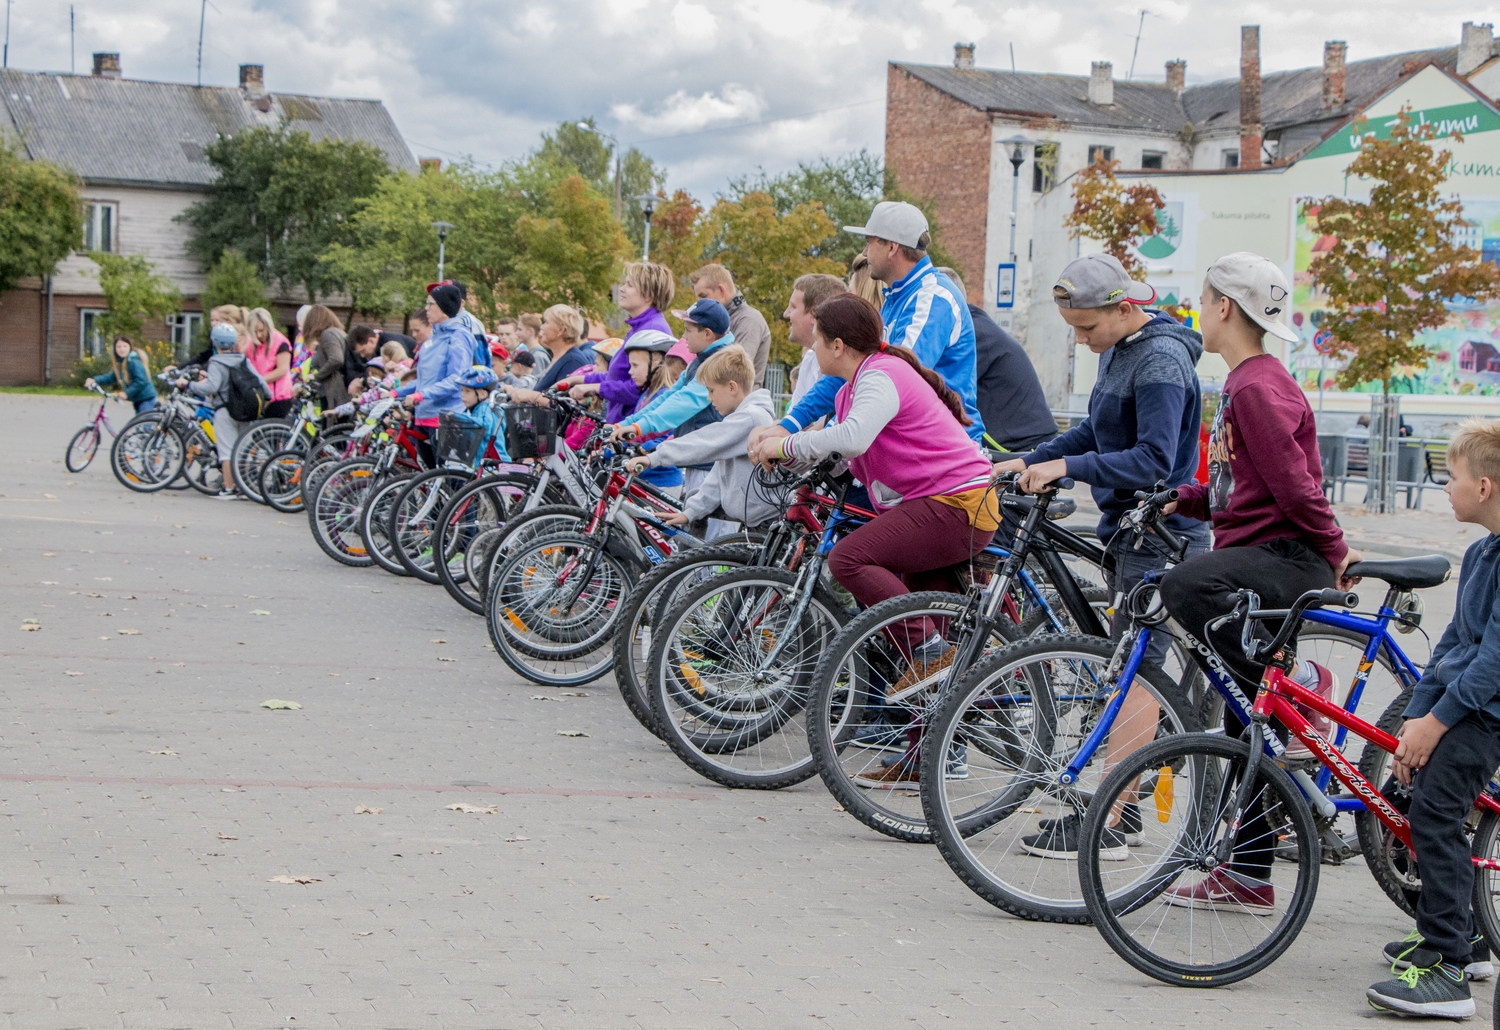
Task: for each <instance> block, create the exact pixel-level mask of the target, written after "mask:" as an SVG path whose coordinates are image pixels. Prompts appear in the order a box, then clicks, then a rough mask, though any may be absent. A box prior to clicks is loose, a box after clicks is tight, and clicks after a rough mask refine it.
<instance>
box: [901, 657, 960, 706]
mask: <svg viewBox="0 0 1500 1030" xmlns="http://www.w3.org/2000/svg"><path fill="white" fill-rule="evenodd" d="M957 657H958V648H957V647H950V648H948V650H946V651H944V652H943V653H942V654H941V655H939V656H938V657H937V658H934V659H932V661H930V662H924V661H923V660H922V659H920V658H917V659H914V660H913V661H912V663H911V667H910V668H908V669H907V670H906V671H905V672H903V673H902V674H901V678H900V679H898V680H897V681H896V684H895V686H893V687H891V689H890V690H889V691H887V692H886V696H887V697H898V696H900V695H901V694H903V693H905V692H906V691H908V690H910V689H911V688H912V687H914V686H916V685H917V684H918V683H921V682H922V681H923V680H925V679H930V678H931V677H933V676H936V675H937V674H938V673H940V672H942V671H943V670H944V669H946V668H948V666H950V665H952V664H953V659H955V658H957Z"/></svg>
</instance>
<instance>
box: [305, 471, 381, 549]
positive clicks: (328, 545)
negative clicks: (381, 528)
mask: <svg viewBox="0 0 1500 1030" xmlns="http://www.w3.org/2000/svg"><path fill="white" fill-rule="evenodd" d="M380 478H381V477H380V476H378V475H377V474H376V472H375V463H374V462H373V461H371V460H370V459H368V458H350V459H349V460H348V461H341V462H339V463H338V464H337V465H335V466H334V467H333V468H332V469H331V470H330V471H329V472H328V474H327V475H325V476H323V477H322V478H321V479H319V480H318V481H317V483H316V484H315V485H314V486H313V487H312V488H311V489H312V490H313V491H314V492H312V493H311V494H310V496H309V497H308V499H307V517H308V521H309V522H310V523H311V525H312V532H313V539H314V540H316V541H317V543H318V546H319V547H320V548H322V550H323V553H324V554H326V555H328V557H330V558H332V559H333V560H334V561H336V562H338V563H339V564H341V565H352V566H354V567H355V568H363V567H364V566H366V565H373V564H374V559H373V558H371V557H370V555H369V552H367V551H366V550H365V544H364V541H363V540H361V539H360V538H359V513H360V509H361V508H362V507H363V506H364V501H365V497H366V495H367V494H368V493H369V492H370V491H371V490H372V489H374V488H375V487H376V486H377V485H378V483H377V480H379V479H380Z"/></svg>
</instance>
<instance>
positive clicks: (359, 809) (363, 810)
mask: <svg viewBox="0 0 1500 1030" xmlns="http://www.w3.org/2000/svg"><path fill="white" fill-rule="evenodd" d="M354 814H355V815H379V814H380V809H378V808H371V807H370V806H369V805H357V806H355V809H354Z"/></svg>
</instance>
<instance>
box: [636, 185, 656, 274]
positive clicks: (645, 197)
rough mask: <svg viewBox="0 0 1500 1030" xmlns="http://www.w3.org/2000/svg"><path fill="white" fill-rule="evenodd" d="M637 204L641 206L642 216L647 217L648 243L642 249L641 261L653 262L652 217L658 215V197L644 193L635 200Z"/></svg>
mask: <svg viewBox="0 0 1500 1030" xmlns="http://www.w3.org/2000/svg"><path fill="white" fill-rule="evenodd" d="M635 202H636V203H637V204H639V205H641V214H643V215H645V216H646V242H645V243H644V244H643V245H642V247H641V260H642V261H650V260H651V216H652V215H653V214H655V213H656V197H655V195H653V194H650V193H642V194H641V195H640V196H639V197H636V198H635Z"/></svg>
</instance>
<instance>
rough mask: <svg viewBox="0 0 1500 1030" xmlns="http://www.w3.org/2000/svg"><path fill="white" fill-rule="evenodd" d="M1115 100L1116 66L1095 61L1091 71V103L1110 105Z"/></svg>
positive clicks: (1106, 62)
mask: <svg viewBox="0 0 1500 1030" xmlns="http://www.w3.org/2000/svg"><path fill="white" fill-rule="evenodd" d="M1114 102H1115V66H1114V65H1112V64H1110V63H1109V62H1108V61H1095V62H1094V67H1093V68H1092V69H1091V70H1090V72H1089V103H1091V104H1097V105H1099V106H1100V107H1109V106H1110V105H1112V104H1113V103H1114Z"/></svg>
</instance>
